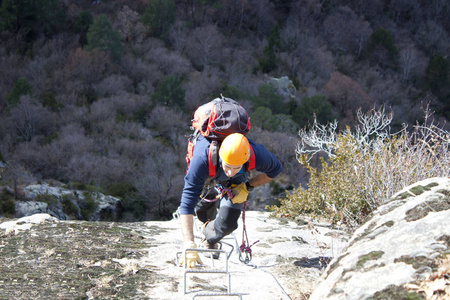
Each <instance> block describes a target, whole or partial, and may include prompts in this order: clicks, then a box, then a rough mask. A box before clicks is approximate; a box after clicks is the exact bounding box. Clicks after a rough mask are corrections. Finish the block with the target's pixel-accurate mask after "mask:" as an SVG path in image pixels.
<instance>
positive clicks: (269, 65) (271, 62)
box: [258, 24, 281, 73]
mask: <svg viewBox="0 0 450 300" xmlns="http://www.w3.org/2000/svg"><path fill="white" fill-rule="evenodd" d="M280 44H281V37H280V26H279V25H278V24H277V25H275V26H274V27H273V28H272V30H271V32H270V36H269V37H268V38H267V46H266V47H264V50H263V56H262V57H260V58H259V60H258V62H259V69H261V71H262V72H264V73H269V72H271V71H273V70H275V69H276V67H277V64H276V55H275V54H276V51H277V49H278V48H279V47H280Z"/></svg>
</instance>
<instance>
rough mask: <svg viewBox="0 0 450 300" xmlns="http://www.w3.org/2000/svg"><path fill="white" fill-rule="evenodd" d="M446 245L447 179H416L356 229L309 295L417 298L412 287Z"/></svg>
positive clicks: (314, 299) (449, 225) (449, 226)
mask: <svg viewBox="0 0 450 300" xmlns="http://www.w3.org/2000/svg"><path fill="white" fill-rule="evenodd" d="M449 244H450V179H449V178H430V179H427V180H423V181H420V182H418V183H416V184H413V185H411V186H408V187H406V188H405V189H403V190H402V191H400V192H398V193H397V194H396V195H394V196H393V197H392V198H391V199H390V200H389V202H387V203H386V204H384V205H382V206H380V207H379V208H378V209H377V210H376V211H375V213H374V214H373V216H372V217H371V218H370V219H369V220H368V221H367V222H366V223H365V224H364V225H363V226H361V227H360V228H359V229H358V230H356V231H355V233H354V234H353V236H352V238H351V240H350V241H349V246H348V247H347V248H346V249H345V250H344V251H343V252H342V253H341V254H340V256H339V257H337V258H336V259H334V260H333V262H332V263H331V264H330V265H329V266H328V267H327V269H326V270H325V272H324V273H323V274H322V276H321V278H320V280H319V282H318V284H317V285H316V287H315V288H314V291H313V293H312V294H311V297H310V299H311V300H319V299H320V300H322V299H419V298H408V297H410V296H411V297H412V296H413V295H412V294H413V293H415V292H414V291H412V290H411V289H410V287H411V286H416V287H417V286H419V285H420V284H421V283H423V281H425V280H428V279H429V278H430V277H433V276H431V275H432V274H433V272H435V271H436V270H437V269H438V266H437V265H436V261H437V260H436V259H437V258H442V257H444V256H445V255H449V251H450V249H449ZM448 284H450V282H447V285H448ZM418 296H419V295H417V294H416V296H415V297H418ZM439 299H441V298H439ZM442 299H444V298H442Z"/></svg>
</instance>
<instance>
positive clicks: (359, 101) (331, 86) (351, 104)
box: [325, 72, 373, 117]
mask: <svg viewBox="0 0 450 300" xmlns="http://www.w3.org/2000/svg"><path fill="white" fill-rule="evenodd" d="M325 94H326V96H327V97H328V98H329V99H330V100H331V101H332V103H333V104H334V105H335V106H336V107H337V108H339V112H340V114H341V116H345V117H351V115H352V114H353V112H355V111H356V110H357V109H358V108H362V109H363V110H364V111H366V110H368V109H369V108H370V106H371V105H373V100H372V98H371V97H369V95H367V94H366V93H365V92H364V90H363V89H362V88H361V86H360V85H359V84H358V83H357V82H356V81H355V80H353V79H352V78H350V77H349V76H346V75H344V74H341V73H339V72H333V73H331V76H330V80H329V81H328V82H327V84H326V85H325Z"/></svg>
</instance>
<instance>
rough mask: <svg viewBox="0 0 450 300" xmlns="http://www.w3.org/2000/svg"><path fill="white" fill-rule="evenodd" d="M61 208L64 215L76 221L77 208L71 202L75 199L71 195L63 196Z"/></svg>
mask: <svg viewBox="0 0 450 300" xmlns="http://www.w3.org/2000/svg"><path fill="white" fill-rule="evenodd" d="M62 198H63V199H62V207H63V211H64V213H65V214H66V215H68V216H69V217H70V218H71V219H72V220H77V219H78V208H77V205H76V204H75V203H74V202H73V201H75V200H76V199H75V198H74V197H73V196H72V195H64V196H63V197H62Z"/></svg>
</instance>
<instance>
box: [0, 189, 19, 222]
mask: <svg viewBox="0 0 450 300" xmlns="http://www.w3.org/2000/svg"><path fill="white" fill-rule="evenodd" d="M15 214H16V204H15V201H14V195H12V194H10V193H8V192H7V191H6V190H3V191H2V193H1V194H0V215H3V216H4V217H7V218H12V217H14V215H15Z"/></svg>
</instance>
